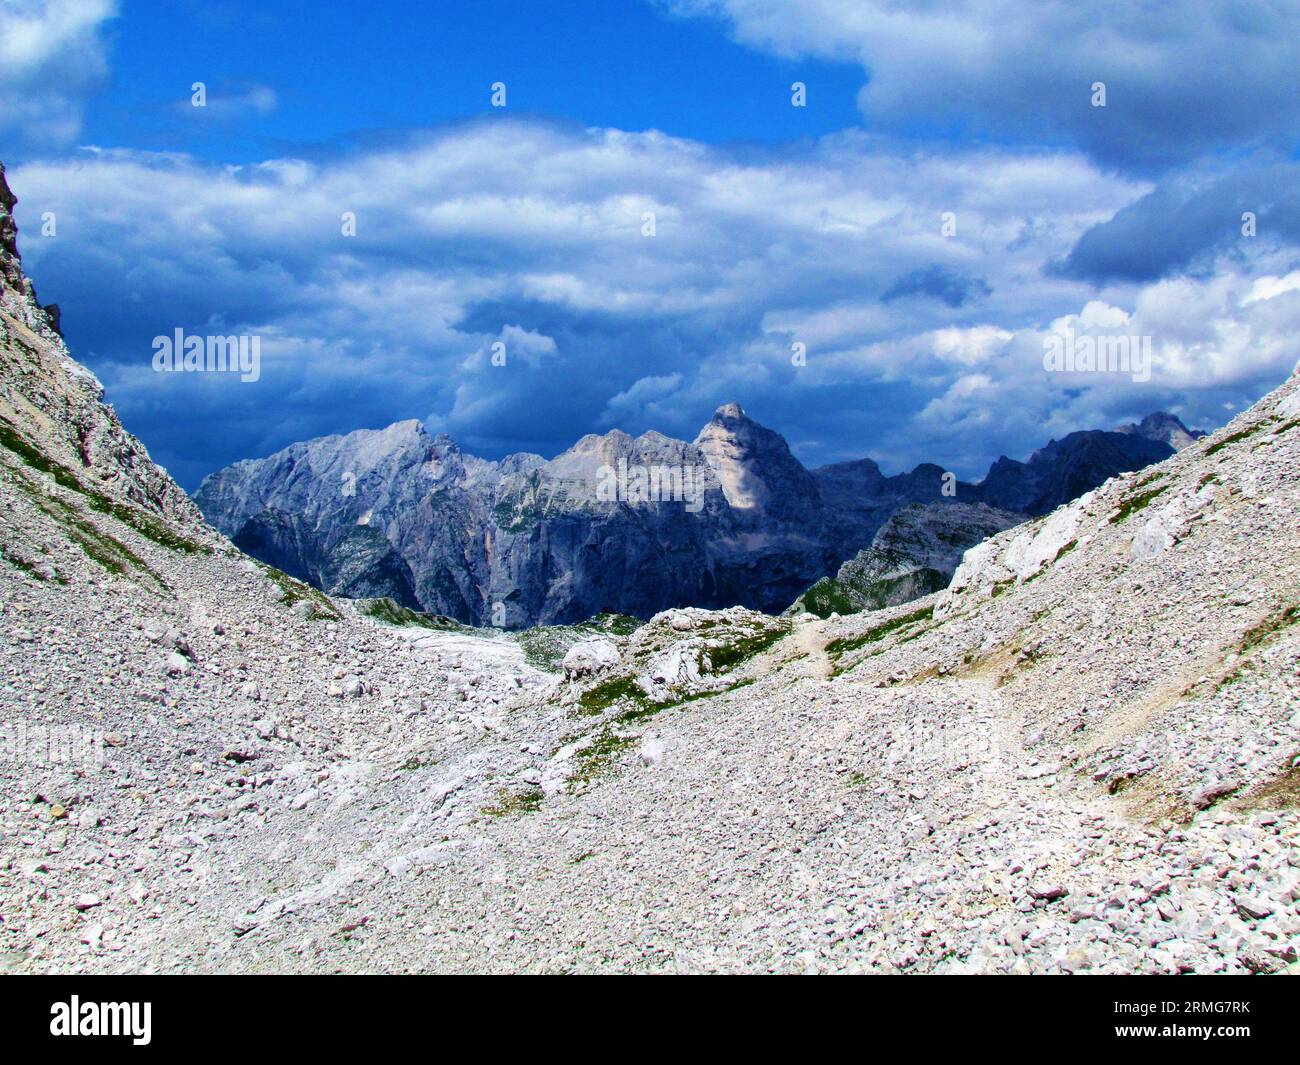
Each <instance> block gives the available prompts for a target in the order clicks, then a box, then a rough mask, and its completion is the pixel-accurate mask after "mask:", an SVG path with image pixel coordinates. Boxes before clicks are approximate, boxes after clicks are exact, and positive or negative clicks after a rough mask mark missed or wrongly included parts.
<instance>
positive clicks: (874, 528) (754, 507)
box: [194, 403, 1195, 629]
mask: <svg viewBox="0 0 1300 1065" xmlns="http://www.w3.org/2000/svg"><path fill="white" fill-rule="evenodd" d="M1184 438H1186V439H1188V440H1190V439H1195V434H1192V433H1191V432H1190V431H1188V430H1187V429H1186V428H1185V427H1183V425H1182V423H1181V422H1180V421H1179V420H1178V419H1177V418H1176V417H1174V416H1173V415H1168V414H1163V413H1162V414H1159V415H1153V416H1151V417H1149V418H1147V419H1145V420H1144V421H1143V422H1142V423H1141V424H1140V425H1138V426H1134V427H1128V428H1126V429H1124V430H1123V431H1120V432H1106V431H1100V430H1091V431H1083V432H1075V433H1071V434H1069V435H1068V436H1066V437H1064V438H1063V439H1061V440H1053V441H1051V442H1050V443H1048V444H1047V445H1046V446H1045V447H1043V448H1041V449H1039V450H1038V451H1036V452H1034V453H1033V454H1032V455H1031V456H1030V457H1029V459H1028V460H1027V461H1025V462H1019V461H1016V460H1014V459H1010V458H1006V457H1003V458H1000V459H998V460H997V461H996V462H995V463H993V465H992V466H991V467H990V469H989V471H988V474H987V476H985V478H984V479H983V480H982V481H980V482H979V483H978V484H969V483H965V482H961V481H957V480H956V479H955V478H952V477H948V478H947V482H946V483H945V472H944V470H943V468H942V467H940V466H938V465H934V464H932V463H923V464H921V465H919V466H917V467H916V468H915V469H913V470H912V471H911V472H908V473H900V474H897V475H894V476H886V475H885V474H884V473H882V472H881V469H880V467H879V466H878V465H877V464H876V463H875V462H874V461H872V460H871V459H865V458H864V459H859V460H856V461H852V462H842V463H836V464H833V465H829V466H822V467H820V468H817V469H812V470H809V469H806V468H805V467H804V466H803V465H802V464H801V463H800V462H799V460H798V459H797V458H795V456H794V455H793V454H792V453H791V451H790V448H789V446H788V445H787V443H786V441H785V440H784V439H783V438H782V437H781V435H780V434H779V433H776V432H774V431H773V430H771V429H769V428H767V427H765V426H763V425H760V424H759V423H758V422H756V421H755V420H753V419H752V418H750V417H749V416H748V415H747V414H746V413H745V411H744V410H743V409H742V408H741V406H740V405H739V404H738V403H729V404H726V405H724V406H721V407H719V408H718V409H717V410H716V411H715V412H714V414H713V417H712V418H711V419H710V420H709V421H708V423H707V424H706V425H705V426H704V427H703V428H702V429H701V430H700V432H699V434H698V435H697V436H696V437H695V439H694V440H693V441H689V442H688V441H684V440H676V439H673V438H671V437H667V436H664V435H663V434H661V433H657V432H647V433H644V434H642V435H641V436H637V437H632V436H629V435H628V434H627V433H624V432H621V431H619V430H613V431H611V432H608V433H605V434H603V435H588V436H584V437H583V438H582V439H581V440H579V441H578V442H577V443H576V444H574V445H573V447H571V448H569V449H568V450H567V451H565V452H563V453H562V454H560V455H558V456H556V457H555V458H553V459H550V460H549V461H548V460H546V459H544V458H542V456H540V455H536V454H527V453H524V454H515V455H510V456H508V457H506V458H504V459H501V460H499V461H487V460H484V459H481V458H477V457H475V456H472V455H469V454H466V453H465V452H463V451H462V450H461V449H460V447H458V446H457V444H456V442H455V441H454V440H452V439H451V438H450V437H449V436H446V435H445V434H438V435H436V436H435V435H431V434H430V433H428V432H427V431H426V430H425V429H424V427H423V426H422V425H421V423H420V422H418V421H414V420H412V421H404V422H398V423H396V424H394V425H390V426H388V427H387V428H385V429H379V430H370V429H361V430H357V431H355V432H351V433H348V434H346V435H342V436H338V435H336V436H327V437H321V438H318V439H315V440H309V441H306V442H303V443H297V444H293V445H291V446H290V447H287V448H285V449H283V450H281V451H278V452H276V453H275V454H273V455H271V456H269V457H267V458H263V459H253V460H246V461H242V462H237V463H235V464H234V465H231V466H228V467H226V468H224V469H221V470H219V471H217V472H216V473H213V474H212V475H210V476H209V477H207V478H206V479H205V480H204V481H203V483H202V484H201V485H200V486H199V489H198V491H197V492H196V493H195V497H194V498H195V501H196V502H197V503H198V505H199V507H200V509H201V510H202V512H203V514H204V516H205V517H206V518H207V519H208V520H209V521H210V522H211V523H212V524H213V525H215V526H216V527H217V528H218V529H220V530H221V531H222V532H223V533H225V534H226V535H227V536H229V537H230V538H231V539H232V540H233V541H234V542H235V543H236V544H237V545H238V546H239V547H241V548H242V549H243V550H245V551H247V552H249V553H250V554H251V555H253V556H254V557H256V558H259V559H262V560H263V561H265V562H268V563H270V564H272V565H274V566H276V567H277V568H279V569H281V570H283V571H285V572H286V573H289V574H291V575H293V576H294V577H296V578H298V579H301V580H304V581H307V582H309V583H310V584H312V585H315V586H316V587H318V588H320V589H322V590H324V591H326V592H328V593H330V594H336V595H342V596H348V597H354V598H368V597H380V596H382V597H388V598H391V599H393V600H395V601H396V602H397V603H399V604H401V605H403V606H406V607H410V608H413V609H417V610H422V611H426V612H430V613H435V614H441V615H445V616H448V617H451V618H454V619H456V620H458V621H462V622H465V623H468V624H472V625H491V626H495V627H500V628H509V629H515V628H524V627H527V626H530V625H535V624H554V623H571V622H577V621H582V620H584V619H586V618H589V617H592V616H594V615H596V614H599V613H602V612H614V613H623V614H630V615H634V616H637V617H649V616H651V615H652V614H654V613H656V612H657V611H659V610H663V609H667V608H669V607H675V606H699V607H710V608H711V607H726V606H732V605H741V606H746V607H751V608H753V609H757V610H763V611H766V612H769V613H779V612H781V611H782V610H784V609H785V608H787V607H788V606H789V605H790V604H791V603H792V602H793V601H794V600H795V599H796V598H797V597H799V596H800V595H801V593H803V592H804V591H805V590H806V589H807V588H808V587H809V585H811V584H813V583H814V582H816V581H818V580H819V579H821V578H824V577H826V576H828V575H829V574H832V573H834V572H835V571H836V568H837V567H838V566H839V565H841V564H842V563H844V562H845V561H846V560H849V559H852V558H853V557H854V556H855V555H856V554H857V552H859V551H861V550H864V549H867V548H869V547H870V546H871V544H872V541H873V538H874V537H875V536H876V534H877V532H878V531H879V530H880V529H881V527H882V526H883V525H884V524H885V523H886V522H887V521H888V520H889V518H890V517H891V515H893V514H894V513H895V512H896V511H898V510H899V509H900V508H902V507H906V506H909V505H911V504H916V503H922V504H930V505H933V506H934V507H935V508H936V513H935V514H934V515H932V516H931V517H930V518H929V519H928V522H929V524H930V525H932V526H933V525H935V524H936V523H937V524H939V525H942V524H943V523H944V520H945V518H944V514H945V513H947V510H948V508H951V507H952V505H953V504H954V503H961V504H985V505H987V506H988V507H992V508H996V509H997V510H998V511H1001V512H1010V513H1012V514H1014V515H1018V516H1021V518H1023V517H1026V516H1035V515H1040V514H1045V513H1047V512H1049V511H1051V510H1052V509H1053V508H1055V507H1057V506H1059V505H1060V504H1061V503H1065V502H1068V501H1069V500H1071V499H1074V498H1077V497H1078V496H1079V495H1081V494H1082V493H1084V492H1086V491H1088V490H1090V489H1092V488H1095V487H1097V486H1098V485H1099V484H1101V483H1103V482H1104V481H1105V480H1107V479H1108V478H1110V477H1113V476H1115V475H1117V474H1120V473H1124V472H1127V471H1130V470H1135V469H1140V468H1141V467H1143V466H1146V465H1149V464H1150V463H1152V462H1158V461H1160V460H1161V459H1164V458H1166V457H1168V456H1169V455H1171V454H1173V452H1174V450H1175V447H1176V445H1177V443H1181V442H1183V440H1184ZM968 517H969V514H968V513H966V512H959V511H953V520H954V522H955V523H956V527H957V528H960V529H964V530H967V534H966V537H965V539H962V540H961V541H960V542H958V541H956V540H954V541H952V542H953V544H954V545H956V546H959V547H961V548H962V549H964V548H965V547H969V546H971V545H972V543H974V542H977V541H971V540H969V530H970V529H971V528H972V526H971V525H970V524H969V522H968V521H967V520H966V519H967V518H968ZM980 527H981V528H983V526H980ZM999 527H1005V525H1002V526H999ZM994 531H995V530H994ZM987 534H988V533H987V531H986V532H985V533H984V535H987ZM899 547H900V545H899V544H898V543H895V544H894V545H893V549H894V552H895V555H896V556H897V552H898V549H899ZM959 555H960V551H958V556H957V557H959ZM895 561H897V558H896V559H895ZM949 561H950V563H951V565H950V566H949V567H948V568H947V569H946V570H944V571H943V573H942V576H943V577H944V578H946V576H947V575H948V574H950V573H951V570H952V568H955V566H956V562H957V558H952V559H950V560H949ZM930 583H932V582H930Z"/></svg>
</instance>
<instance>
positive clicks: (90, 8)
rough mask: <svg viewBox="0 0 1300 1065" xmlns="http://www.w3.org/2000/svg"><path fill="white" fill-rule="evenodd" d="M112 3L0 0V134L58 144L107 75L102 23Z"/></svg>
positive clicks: (74, 129)
mask: <svg viewBox="0 0 1300 1065" xmlns="http://www.w3.org/2000/svg"><path fill="white" fill-rule="evenodd" d="M117 9H118V5H117V3H116V0H5V2H4V3H3V4H0V131H6V130H7V131H9V132H11V133H16V134H18V135H20V136H22V137H24V138H25V139H28V140H30V141H32V142H33V143H36V144H65V143H67V142H69V141H71V140H72V139H74V138H75V137H76V136H77V134H78V132H79V131H80V129H81V106H82V101H83V100H84V99H85V97H86V95H87V94H88V93H90V92H91V91H93V90H94V89H95V88H96V87H97V86H98V85H99V84H100V83H101V82H102V81H103V79H104V78H105V76H106V75H107V73H108V57H107V52H108V45H107V43H106V41H105V39H104V29H105V24H106V23H107V22H108V21H109V20H110V19H112V18H114V17H116V15H117Z"/></svg>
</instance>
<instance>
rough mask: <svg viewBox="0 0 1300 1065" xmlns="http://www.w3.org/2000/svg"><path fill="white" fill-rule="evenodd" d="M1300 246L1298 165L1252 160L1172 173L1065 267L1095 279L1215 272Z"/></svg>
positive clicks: (1089, 239) (1095, 234)
mask: <svg viewBox="0 0 1300 1065" xmlns="http://www.w3.org/2000/svg"><path fill="white" fill-rule="evenodd" d="M1257 243H1258V244H1263V245H1265V246H1269V247H1276V246H1281V245H1287V246H1290V247H1296V246H1300V165H1297V164H1296V163H1292V162H1260V161H1255V160H1252V161H1248V162H1245V163H1241V164H1237V165H1234V166H1231V167H1228V168H1226V169H1225V167H1223V166H1222V165H1219V166H1216V167H1214V168H1213V169H1210V170H1208V171H1207V170H1206V168H1204V167H1200V168H1197V169H1196V170H1195V171H1188V172H1181V173H1177V174H1173V175H1170V176H1169V177H1168V178H1167V179H1165V180H1164V181H1162V182H1161V183H1160V184H1159V185H1158V186H1156V187H1155V188H1153V189H1152V190H1151V191H1150V192H1148V193H1147V194H1146V195H1145V196H1143V197H1142V198H1141V199H1139V200H1137V201H1135V202H1134V203H1131V204H1129V205H1128V206H1126V207H1124V208H1122V209H1121V210H1119V211H1118V212H1116V214H1115V216H1114V217H1113V218H1110V219H1107V220H1106V221H1104V222H1102V223H1100V224H1099V225H1097V226H1095V227H1094V228H1092V229H1090V230H1089V231H1088V232H1087V233H1085V234H1084V235H1083V236H1082V237H1081V238H1080V239H1079V241H1078V243H1077V244H1075V246H1074V247H1073V248H1072V249H1070V253H1069V255H1068V256H1066V258H1065V259H1064V261H1063V262H1062V263H1061V264H1060V267H1059V269H1060V270H1061V272H1062V274H1064V275H1066V276H1070V277H1077V278H1083V279H1087V280H1090V281H1098V282H1104V281H1110V280H1129V281H1153V280H1156V279H1157V278H1161V277H1167V276H1171V275H1174V274H1180V273H1188V272H1190V273H1201V274H1206V273H1212V272H1213V271H1214V270H1215V269H1216V268H1217V263H1218V260H1219V259H1220V258H1222V257H1228V258H1236V259H1238V260H1240V259H1241V258H1242V257H1243V255H1244V254H1245V253H1246V252H1247V251H1248V250H1249V249H1250V246H1251V245H1252V244H1257Z"/></svg>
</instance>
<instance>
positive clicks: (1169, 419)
mask: <svg viewBox="0 0 1300 1065" xmlns="http://www.w3.org/2000/svg"><path fill="white" fill-rule="evenodd" d="M1115 431H1116V432H1117V433H1125V434H1126V435H1129V436H1141V437H1144V438H1146V439H1147V440H1158V441H1159V442H1160V443H1162V444H1168V445H1169V446H1170V447H1172V448H1173V449H1174V450H1175V451H1182V449H1183V448H1185V447H1186V446H1187V445H1188V444H1190V443H1192V442H1194V441H1196V440H1199V439H1200V438H1201V437H1203V436H1205V430H1204V429H1189V428H1187V426H1186V425H1184V424H1183V422H1182V419H1181V418H1179V417H1178V416H1177V415H1176V414H1170V413H1169V412H1168V411H1163V410H1158V411H1155V412H1154V413H1152V414H1148V415H1147V416H1146V417H1145V418H1143V419H1142V420H1141V421H1140V422H1130V423H1129V424H1128V425H1120V426H1117V427H1116V429H1115Z"/></svg>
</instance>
